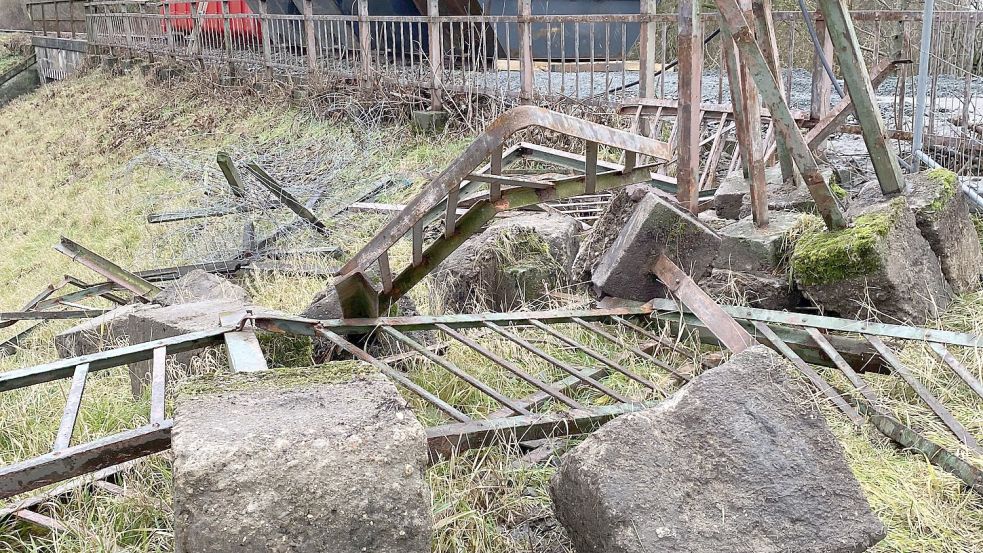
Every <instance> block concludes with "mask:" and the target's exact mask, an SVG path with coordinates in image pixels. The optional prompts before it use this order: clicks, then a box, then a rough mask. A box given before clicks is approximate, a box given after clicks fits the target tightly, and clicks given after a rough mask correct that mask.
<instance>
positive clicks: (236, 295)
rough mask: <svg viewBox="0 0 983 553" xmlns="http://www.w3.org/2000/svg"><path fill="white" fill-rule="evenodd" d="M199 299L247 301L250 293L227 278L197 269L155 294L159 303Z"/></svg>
mask: <svg viewBox="0 0 983 553" xmlns="http://www.w3.org/2000/svg"><path fill="white" fill-rule="evenodd" d="M199 301H230V302H239V303H243V304H244V303H246V302H248V301H249V293H248V292H246V290H245V289H244V288H242V287H241V286H238V285H236V284H233V283H232V282H231V281H229V280H228V279H226V278H222V277H220V276H218V275H213V274H210V273H207V272H205V271H203V270H201V269H195V270H194V271H191V272H190V273H188V274H186V275H184V276H183V277H181V278H179V279H177V280H175V281H174V282H172V283H171V284H169V285H167V287H165V288H164V289H163V290H161V291H160V293H159V294H157V295H156V296H154V303H156V304H159V305H164V306H167V305H177V304H179V303H195V302H199Z"/></svg>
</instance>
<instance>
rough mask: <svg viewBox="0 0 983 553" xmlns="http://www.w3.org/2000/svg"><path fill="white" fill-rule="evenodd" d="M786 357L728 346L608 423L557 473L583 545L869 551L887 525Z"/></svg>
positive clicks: (555, 488) (566, 519) (568, 521)
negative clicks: (725, 356) (686, 379)
mask: <svg viewBox="0 0 983 553" xmlns="http://www.w3.org/2000/svg"><path fill="white" fill-rule="evenodd" d="M790 372H792V368H791V367H789V365H788V363H787V362H785V361H783V360H782V358H781V357H780V356H778V355H777V354H775V353H773V352H772V351H770V350H768V349H767V348H764V347H761V346H758V347H754V348H750V349H747V350H745V351H744V352H743V353H739V354H737V355H735V356H733V357H732V358H731V359H730V361H728V362H727V363H724V364H723V365H721V366H719V367H717V368H715V369H712V370H710V371H708V372H706V373H704V374H702V375H700V376H698V377H696V378H694V379H693V380H692V381H691V382H690V383H689V384H687V385H686V386H685V387H684V388H683V389H682V390H680V391H679V392H676V394H675V395H674V396H673V397H671V398H669V399H668V400H666V401H665V402H663V403H662V404H660V405H658V406H656V407H653V408H651V409H648V410H645V411H639V412H636V413H632V414H628V415H624V416H622V417H619V418H618V419H616V420H614V421H612V422H610V423H608V424H607V425H605V426H604V427H603V428H602V429H601V430H599V431H597V432H595V433H594V434H592V435H591V436H590V437H588V438H587V439H586V440H584V442H583V443H582V444H580V445H578V446H577V447H575V448H573V449H572V450H571V451H570V452H568V453H567V454H566V455H564V457H563V458H562V460H561V463H560V468H559V470H558V471H557V473H556V475H555V476H554V477H553V480H552V481H551V483H550V495H551V496H552V498H553V504H554V508H555V511H556V515H557V518H558V519H559V520H560V522H561V523H562V524H563V525H564V527H565V528H566V530H567V533H568V535H569V536H570V538H571V540H572V541H573V543H574V547H575V548H576V550H577V551H580V552H588V551H597V552H600V551H625V552H634V551H638V552H642V551H744V550H748V548H749V547H752V546H750V545H749V544H754V545H753V549H754V550H755V551H803V552H807V551H814V552H817V553H819V552H823V553H827V552H843V553H847V552H854V551H862V550H864V549H866V548H868V547H870V546H872V545H874V544H875V543H877V542H878V541H880V540H881V539H882V538H883V537H884V534H885V530H884V527H883V525H882V524H881V522H880V521H879V520H878V519H877V517H875V516H874V514H873V513H871V512H870V507H869V506H868V504H867V500H866V499H865V498H864V496H863V493H862V492H861V490H860V486H859V484H858V483H857V481H856V480H855V479H854V477H853V474H852V473H851V472H850V468H849V467H848V466H847V464H846V461H845V460H844V458H843V451H842V449H841V447H840V445H839V443H838V442H837V441H836V439H835V437H834V436H833V434H832V433H831V432H830V431H829V429H828V428H827V427H826V423H825V422H824V421H823V416H822V415H821V414H820V412H819V410H818V409H817V408H816V406H815V405H814V404H813V402H814V399H813V397H812V394H811V393H809V392H808V391H806V390H804V389H803V387H802V384H800V383H798V382H796V381H795V380H794V379H792V378H790V376H789V373H790Z"/></svg>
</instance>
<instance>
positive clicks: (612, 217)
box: [572, 184, 653, 282]
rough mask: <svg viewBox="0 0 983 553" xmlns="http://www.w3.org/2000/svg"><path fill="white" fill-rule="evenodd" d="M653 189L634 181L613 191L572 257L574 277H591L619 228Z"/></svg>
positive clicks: (583, 279)
mask: <svg viewBox="0 0 983 553" xmlns="http://www.w3.org/2000/svg"><path fill="white" fill-rule="evenodd" d="M652 192H653V191H652V187H651V186H649V185H647V184H633V185H630V186H626V187H625V188H619V189H618V190H615V191H614V193H613V194H612V196H611V201H610V202H608V205H607V206H606V207H605V208H604V211H602V212H601V214H600V215H599V216H598V218H597V220H596V221H594V226H593V227H591V229H590V230H589V231H588V232H587V234H586V235H585V236H584V237H583V239H582V240H581V242H580V248H579V249H578V250H577V257H576V258H575V259H574V260H573V270H572V273H573V278H574V280H576V281H577V282H588V281H590V277H591V274H593V272H594V269H595V268H597V264H598V262H600V260H601V256H603V255H604V252H606V251H607V250H608V248H610V247H611V244H613V243H614V240H615V238H617V237H618V231H620V230H621V228H622V227H624V226H625V222H626V221H628V219H629V218H631V214H632V213H634V212H635V205H636V204H638V202H640V201H642V198H644V197H645V196H647V195H648V194H650V193H652Z"/></svg>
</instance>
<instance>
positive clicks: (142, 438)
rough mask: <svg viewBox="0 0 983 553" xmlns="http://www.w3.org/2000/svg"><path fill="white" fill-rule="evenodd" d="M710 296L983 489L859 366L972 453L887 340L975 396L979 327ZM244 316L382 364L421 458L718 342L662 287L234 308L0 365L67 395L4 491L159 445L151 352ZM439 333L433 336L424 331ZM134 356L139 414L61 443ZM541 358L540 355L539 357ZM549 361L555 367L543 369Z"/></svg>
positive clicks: (973, 443)
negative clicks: (484, 367)
mask: <svg viewBox="0 0 983 553" xmlns="http://www.w3.org/2000/svg"><path fill="white" fill-rule="evenodd" d="M723 309H724V310H725V311H726V312H727V314H728V315H729V316H732V317H734V318H735V320H736V321H737V322H738V323H739V324H740V325H741V326H743V327H744V328H745V329H747V330H748V332H750V333H751V334H752V335H753V336H754V337H755V338H756V339H757V340H758V341H760V342H761V343H763V344H765V345H768V346H770V347H772V348H773V349H775V350H776V351H778V352H779V353H781V354H782V355H783V356H785V357H787V358H788V359H789V360H790V361H791V362H792V363H793V364H794V366H795V367H797V368H798V370H800V371H801V372H802V373H803V375H805V376H806V378H808V380H809V381H811V382H812V384H813V385H814V386H817V387H819V388H822V389H825V393H826V394H827V395H829V394H833V395H834V396H836V397H837V398H840V399H841V400H842V401H840V407H841V408H842V409H845V412H848V413H852V414H853V417H854V419H856V420H857V421H858V422H859V421H860V420H861V419H859V418H858V417H857V413H858V412H859V413H860V414H862V415H864V416H865V417H866V420H868V421H869V422H870V423H871V424H873V425H874V426H875V427H876V428H877V429H878V430H880V431H881V432H883V433H885V434H886V435H888V436H889V437H891V438H892V439H894V440H895V441H899V443H902V445H905V446H906V447H909V448H913V449H916V450H917V451H919V452H921V453H925V454H926V455H927V457H928V459H929V460H930V461H931V462H933V463H936V464H939V465H940V466H942V467H943V468H945V469H946V470H947V471H949V472H951V473H952V474H954V475H956V476H957V477H959V478H961V479H962V480H963V482H965V483H966V484H967V486H969V487H971V488H973V489H976V490H977V491H980V492H981V493H983V475H981V474H983V473H981V472H980V471H979V470H978V469H975V468H973V467H972V466H971V465H969V464H968V463H966V462H965V461H963V460H962V459H961V458H960V457H959V456H958V455H957V453H954V452H953V451H950V450H946V449H944V448H942V447H941V446H938V445H937V444H935V443H933V442H930V441H928V439H926V438H925V437H924V436H921V435H919V434H918V433H917V432H915V431H914V430H913V429H911V428H909V427H907V426H906V425H905V424H903V423H901V422H900V421H899V420H898V419H897V418H896V417H895V416H894V415H893V414H892V412H891V411H890V410H889V409H888V408H887V407H886V405H887V404H886V403H884V402H881V401H880V400H879V399H878V398H876V396H874V395H873V392H872V390H871V389H870V388H869V387H868V386H866V385H865V384H864V381H863V380H862V379H860V378H859V377H858V376H857V374H856V373H858V372H863V371H875V372H879V373H881V374H882V375H884V377H886V378H898V379H899V383H900V384H902V385H906V386H910V387H911V388H912V389H913V390H915V392H916V395H915V396H913V397H912V398H911V400H910V401H912V402H918V403H924V404H925V405H926V406H928V407H929V409H930V410H931V412H932V413H933V414H934V415H935V416H938V417H939V419H940V420H941V421H942V423H943V424H944V426H945V427H946V428H947V429H948V431H950V432H951V433H952V435H953V436H954V438H955V440H956V443H959V444H961V445H960V446H959V448H965V449H966V450H967V451H973V452H976V453H979V451H980V450H979V445H978V443H977V440H978V438H979V437H978V436H975V435H973V434H972V433H971V432H970V430H968V429H967V426H965V424H966V423H968V422H972V421H960V420H959V419H958V417H957V415H958V413H954V412H952V411H950V410H949V408H947V406H946V405H945V404H944V403H943V402H942V401H941V400H940V399H939V398H937V397H935V396H934V395H933V392H932V391H931V390H930V388H929V386H928V385H927V384H926V383H924V382H921V381H919V379H918V377H917V376H916V373H915V372H914V371H911V370H909V368H908V367H906V366H905V365H904V364H903V362H902V361H901V359H900V356H899V355H898V354H897V353H896V352H897V351H900V348H901V347H903V346H904V344H906V343H911V342H922V343H926V344H927V345H928V346H929V349H930V350H931V351H932V352H934V354H935V355H936V356H937V357H938V360H939V362H940V363H941V366H943V367H944V370H951V371H952V372H953V374H954V375H956V376H958V378H959V380H958V381H955V382H956V384H954V385H957V386H963V385H965V386H966V387H967V389H968V390H970V391H971V392H972V393H974V394H976V395H980V397H983V384H981V383H980V382H979V379H978V378H977V377H976V376H975V375H973V374H972V373H971V371H969V370H968V369H967V368H966V367H965V366H964V365H963V364H962V363H961V362H960V360H959V359H958V357H957V356H956V355H953V353H952V352H953V351H957V350H955V349H952V348H954V347H955V348H971V349H975V348H979V347H980V345H981V344H983V337H981V336H978V335H974V334H969V333H959V332H948V331H938V330H932V329H922V328H917V327H908V326H903V325H887V324H881V323H872V322H858V321H849V320H845V319H836V318H832V317H818V316H804V315H800V314H794V313H787V312H778V311H766V310H760V309H748V308H738V307H726V306H725V307H724V308H723ZM243 324H247V325H252V326H250V327H249V328H256V329H260V330H265V331H269V332H278V333H287V334H294V335H306V336H311V337H319V339H322V340H326V341H327V342H328V343H330V344H333V345H335V346H337V347H338V348H340V349H342V350H345V351H346V352H347V353H348V355H350V356H353V357H355V358H358V359H361V360H363V361H365V362H367V363H370V364H372V365H373V366H375V367H376V368H378V369H379V370H380V371H381V372H382V373H383V374H386V375H388V376H390V378H392V379H393V380H394V382H395V383H396V384H397V385H398V386H399V387H401V388H402V389H403V390H405V391H406V392H407V393H408V394H409V395H408V396H407V397H408V399H410V400H411V404H413V405H415V408H416V409H417V410H418V413H419V414H420V415H421V416H423V417H424V418H425V419H426V420H427V421H428V426H429V428H428V441H429V446H430V451H431V454H432V457H433V459H434V460H436V459H439V458H443V457H445V456H447V455H451V454H453V453H454V452H455V451H461V450H463V449H468V448H472V447H484V446H487V445H490V444H491V443H493V442H494V441H495V440H502V439H516V440H519V441H523V440H532V439H539V438H543V437H551V436H564V435H570V434H576V433H583V432H588V431H590V430H592V429H594V428H596V427H597V426H598V425H600V424H602V423H603V422H605V421H606V420H610V418H613V417H614V416H617V415H618V414H622V413H626V412H630V411H633V410H638V409H642V408H644V407H646V406H648V405H652V404H654V402H658V401H660V400H661V399H663V398H665V397H667V396H668V395H669V394H672V393H673V392H675V391H676V390H678V389H679V388H680V387H681V386H683V385H684V384H685V383H686V382H687V381H688V380H689V379H690V378H691V377H692V374H693V373H692V372H690V371H693V367H695V366H698V365H697V363H699V359H698V356H697V355H696V354H695V353H694V352H693V351H692V350H690V349H687V347H686V346H685V345H683V344H681V343H680V342H678V341H676V340H674V339H673V338H668V337H679V336H691V337H694V338H696V339H698V340H699V342H702V343H703V344H704V347H706V346H710V345H713V344H719V339H718V338H716V337H715V336H714V335H713V333H712V331H710V330H709V329H710V328H711V325H708V324H704V322H703V321H701V320H699V319H698V318H696V317H695V316H693V315H692V314H691V313H689V312H688V311H686V310H685V309H680V308H679V307H678V306H677V304H676V303H675V302H674V301H672V300H654V301H653V302H651V303H649V304H647V305H645V306H642V307H637V308H611V309H587V310H553V311H540V312H516V313H486V314H476V315H444V316H436V317H429V316H415V317H383V318H375V319H364V320H358V319H345V320H326V321H316V320H309V319H302V318H283V317H275V316H256V317H254V316H252V315H250V314H245V316H244V318H243V320H242V321H241V322H240V323H239V325H236V326H232V327H217V328H215V329H214V330H211V331H201V332H198V333H195V334H191V335H185V336H179V337H175V338H168V339H165V340H161V341H158V342H153V343H148V344H144V345H136V346H128V347H125V348H120V349H117V350H111V351H107V352H103V353H98V354H93V355H88V356H83V357H80V358H75V359H67V360H62V361H56V362H53V363H50V364H47V365H42V366H38V367H30V368H26V369H20V370H16V371H11V372H7V373H0V393H9V392H11V391H13V390H17V389H23V388H29V387H31V386H38V385H44V384H45V383H50V382H54V381H58V380H63V381H64V380H71V381H72V382H73V384H72V386H71V387H70V388H69V393H68V394H67V400H66V404H65V405H64V406H55V407H53V408H55V409H58V412H59V413H62V412H63V415H62V417H61V422H60V424H59V429H60V430H59V432H58V433H57V436H58V438H57V439H56V441H55V444H54V447H53V450H54V451H53V452H52V453H47V454H44V455H40V456H37V457H33V458H31V459H27V460H23V461H19V462H16V463H14V464H12V465H8V466H6V467H2V468H0V497H10V496H13V495H16V494H19V493H23V492H27V491H30V490H32V489H37V488H39V487H42V486H45V485H49V484H54V483H57V482H60V481H62V480H67V479H70V478H73V477H76V476H79V475H82V474H87V473H90V472H94V471H97V470H100V469H103V468H106V467H110V466H113V465H116V464H118V463H120V462H123V461H126V460H129V459H134V458H138V457H141V456H144V455H148V454H151V453H154V452H157V451H162V450H164V449H167V448H168V447H169V444H170V440H169V431H170V427H171V424H172V421H171V419H170V418H168V417H167V416H166V413H165V411H164V394H165V380H164V372H163V359H164V356H165V355H167V354H174V353H178V352H180V351H190V350H193V349H196V348H201V347H206V346H209V345H215V344H219V343H221V342H222V341H225V342H226V343H228V342H229V337H228V335H229V334H235V333H237V332H239V331H240V329H241V327H242V325H243ZM415 331H425V332H426V333H428V334H430V335H431V336H430V340H428V343H427V344H424V343H422V342H421V341H420V340H421V339H420V338H419V335H414V334H413V333H414V332H415ZM366 336H369V339H370V340H375V341H376V342H378V339H379V337H381V336H385V339H386V340H388V341H390V342H393V341H396V342H399V343H401V344H403V345H404V346H405V349H406V350H407V351H412V352H415V354H416V359H417V360H416V361H414V362H413V363H414V365H413V367H414V368H415V369H416V370H435V371H438V373H440V374H443V377H440V378H436V379H434V378H422V379H417V378H415V377H414V374H415V371H404V370H401V369H400V368H398V367H395V366H393V363H395V362H403V361H405V360H406V355H405V354H399V355H395V356H392V357H383V356H380V355H381V354H375V355H373V354H371V353H369V351H370V348H368V347H367V346H366V345H365V344H364V340H365V337H366ZM441 343H443V344H445V345H444V346H439V347H434V346H432V345H431V344H441ZM503 344H508V347H503ZM889 344H890V345H889ZM448 348H458V349H457V350H456V351H462V350H461V349H460V348H463V351H465V352H467V351H470V352H472V353H473V354H475V355H477V356H479V357H481V358H483V359H485V360H486V361H487V362H488V366H489V367H491V369H490V370H491V372H487V371H482V372H480V373H479V372H478V371H475V370H474V366H475V365H474V364H471V363H469V364H467V365H465V364H456V363H455V361H454V360H453V359H452V355H451V353H450V352H451V349H448ZM950 350H951V351H950ZM612 352H614V353H612ZM960 353H965V351H962V352H960ZM960 357H961V355H960ZM394 358H398V361H397V360H394ZM533 359H537V360H539V362H540V363H544V364H543V365H540V366H539V367H538V368H537V367H536V365H534V364H531V363H530V361H531V360H533ZM140 360H153V366H154V369H153V370H152V373H153V377H152V379H151V381H152V385H151V390H152V392H151V397H152V400H151V412H150V417H149V423H148V424H146V425H142V426H138V427H136V428H133V429H130V430H126V431H123V432H119V433H116V434H112V435H110V436H106V437H101V438H96V439H93V440H91V441H87V442H83V443H77V444H74V445H73V444H72V430H71V429H72V427H73V426H74V421H75V419H76V417H77V416H78V407H79V406H80V405H83V402H82V401H81V397H82V394H83V393H84V383H85V381H86V378H87V377H89V375H90V373H91V372H95V371H99V370H105V369H108V368H111V367H117V366H122V365H124V364H126V363H131V362H135V361H140ZM684 363H691V364H690V368H689V369H683V368H681V365H682V364H684ZM544 366H545V367H548V368H546V369H544V368H543V367H544ZM427 367H429V369H427ZM812 367H827V368H832V369H834V370H835V371H838V373H839V374H842V375H844V376H845V377H846V378H847V379H848V381H849V382H850V383H852V385H853V386H854V388H855V389H853V390H850V389H843V388H842V386H843V382H842V381H841V380H840V381H837V380H836V379H834V378H833V376H831V375H834V374H836V373H835V372H831V371H830V370H825V371H822V372H820V371H816V370H814V369H813V368H812ZM643 368H644V369H645V370H644V371H642V369H643ZM640 371H641V372H640ZM696 372H699V371H698V370H697V371H696ZM489 375H493V376H489ZM557 375H558V376H559V377H560V378H559V379H556V377H557ZM482 376H484V378H485V379H483V378H482ZM612 379H615V380H620V381H621V382H622V384H621V385H620V387H617V388H615V387H613V386H614V382H615V380H612ZM451 380H457V381H460V382H461V383H462V385H463V386H466V387H470V388H472V389H473V390H474V391H475V392H476V393H477V395H473V394H450V395H446V394H444V393H443V392H442V390H445V389H446V386H447V385H448V384H449V382H450V381H451ZM509 380H512V381H513V382H521V384H522V385H523V386H524V388H523V389H527V390H528V391H529V393H528V395H525V396H522V397H510V396H509V395H507V394H505V393H503V392H502V391H501V390H502V389H505V388H504V387H505V384H504V383H505V382H506V381H509ZM827 380H828V381H827ZM625 382H631V384H632V386H631V387H628V388H626V387H625V385H624V383H625ZM579 389H582V390H586V391H587V392H589V393H586V394H585V393H584V392H583V391H578V390H579ZM121 393H122V392H121ZM476 398H477V399H476ZM847 403H849V405H848V404H847ZM851 405H852V406H855V409H854V408H853V407H851ZM969 428H972V426H970V427H969ZM956 451H957V452H958V451H960V449H957V450H956Z"/></svg>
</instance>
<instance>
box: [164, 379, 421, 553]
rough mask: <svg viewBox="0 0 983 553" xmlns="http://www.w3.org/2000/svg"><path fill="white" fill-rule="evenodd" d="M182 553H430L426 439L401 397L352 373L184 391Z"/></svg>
mask: <svg viewBox="0 0 983 553" xmlns="http://www.w3.org/2000/svg"><path fill="white" fill-rule="evenodd" d="M172 450H173V453H174V523H175V524H174V525H175V551H176V552H177V553H232V552H236V553H239V552H244V551H269V552H281V553H291V552H296V553H306V552H321V551H323V552H329V551H330V552H331V553H363V552H366V551H371V552H373V553H429V551H430V537H431V532H432V522H431V515H430V492H429V490H428V488H427V485H426V481H425V478H424V470H425V469H426V466H427V447H426V432H425V431H424V429H423V427H422V425H421V424H420V423H419V422H418V421H417V420H416V418H415V416H414V415H413V413H412V412H411V411H410V410H409V409H408V407H407V404H406V402H405V400H403V399H402V397H401V396H400V394H399V392H398V391H397V390H396V388H395V386H394V385H393V384H392V383H391V382H390V381H389V380H388V379H386V378H384V377H382V376H381V375H379V374H378V373H375V372H374V371H373V370H372V369H371V367H369V366H368V365H364V364H360V363H354V362H344V363H332V364H330V365H323V366H319V367H313V368H308V369H283V370H278V371H268V372H264V373H253V374H251V375H244V374H239V375H232V376H229V377H224V378H220V379H218V380H213V379H208V380H201V381H199V380H197V379H196V380H194V381H191V382H189V383H188V384H186V385H185V386H182V388H181V390H180V392H179V395H178V398H177V401H176V406H175V413H174V430H173V438H172Z"/></svg>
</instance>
